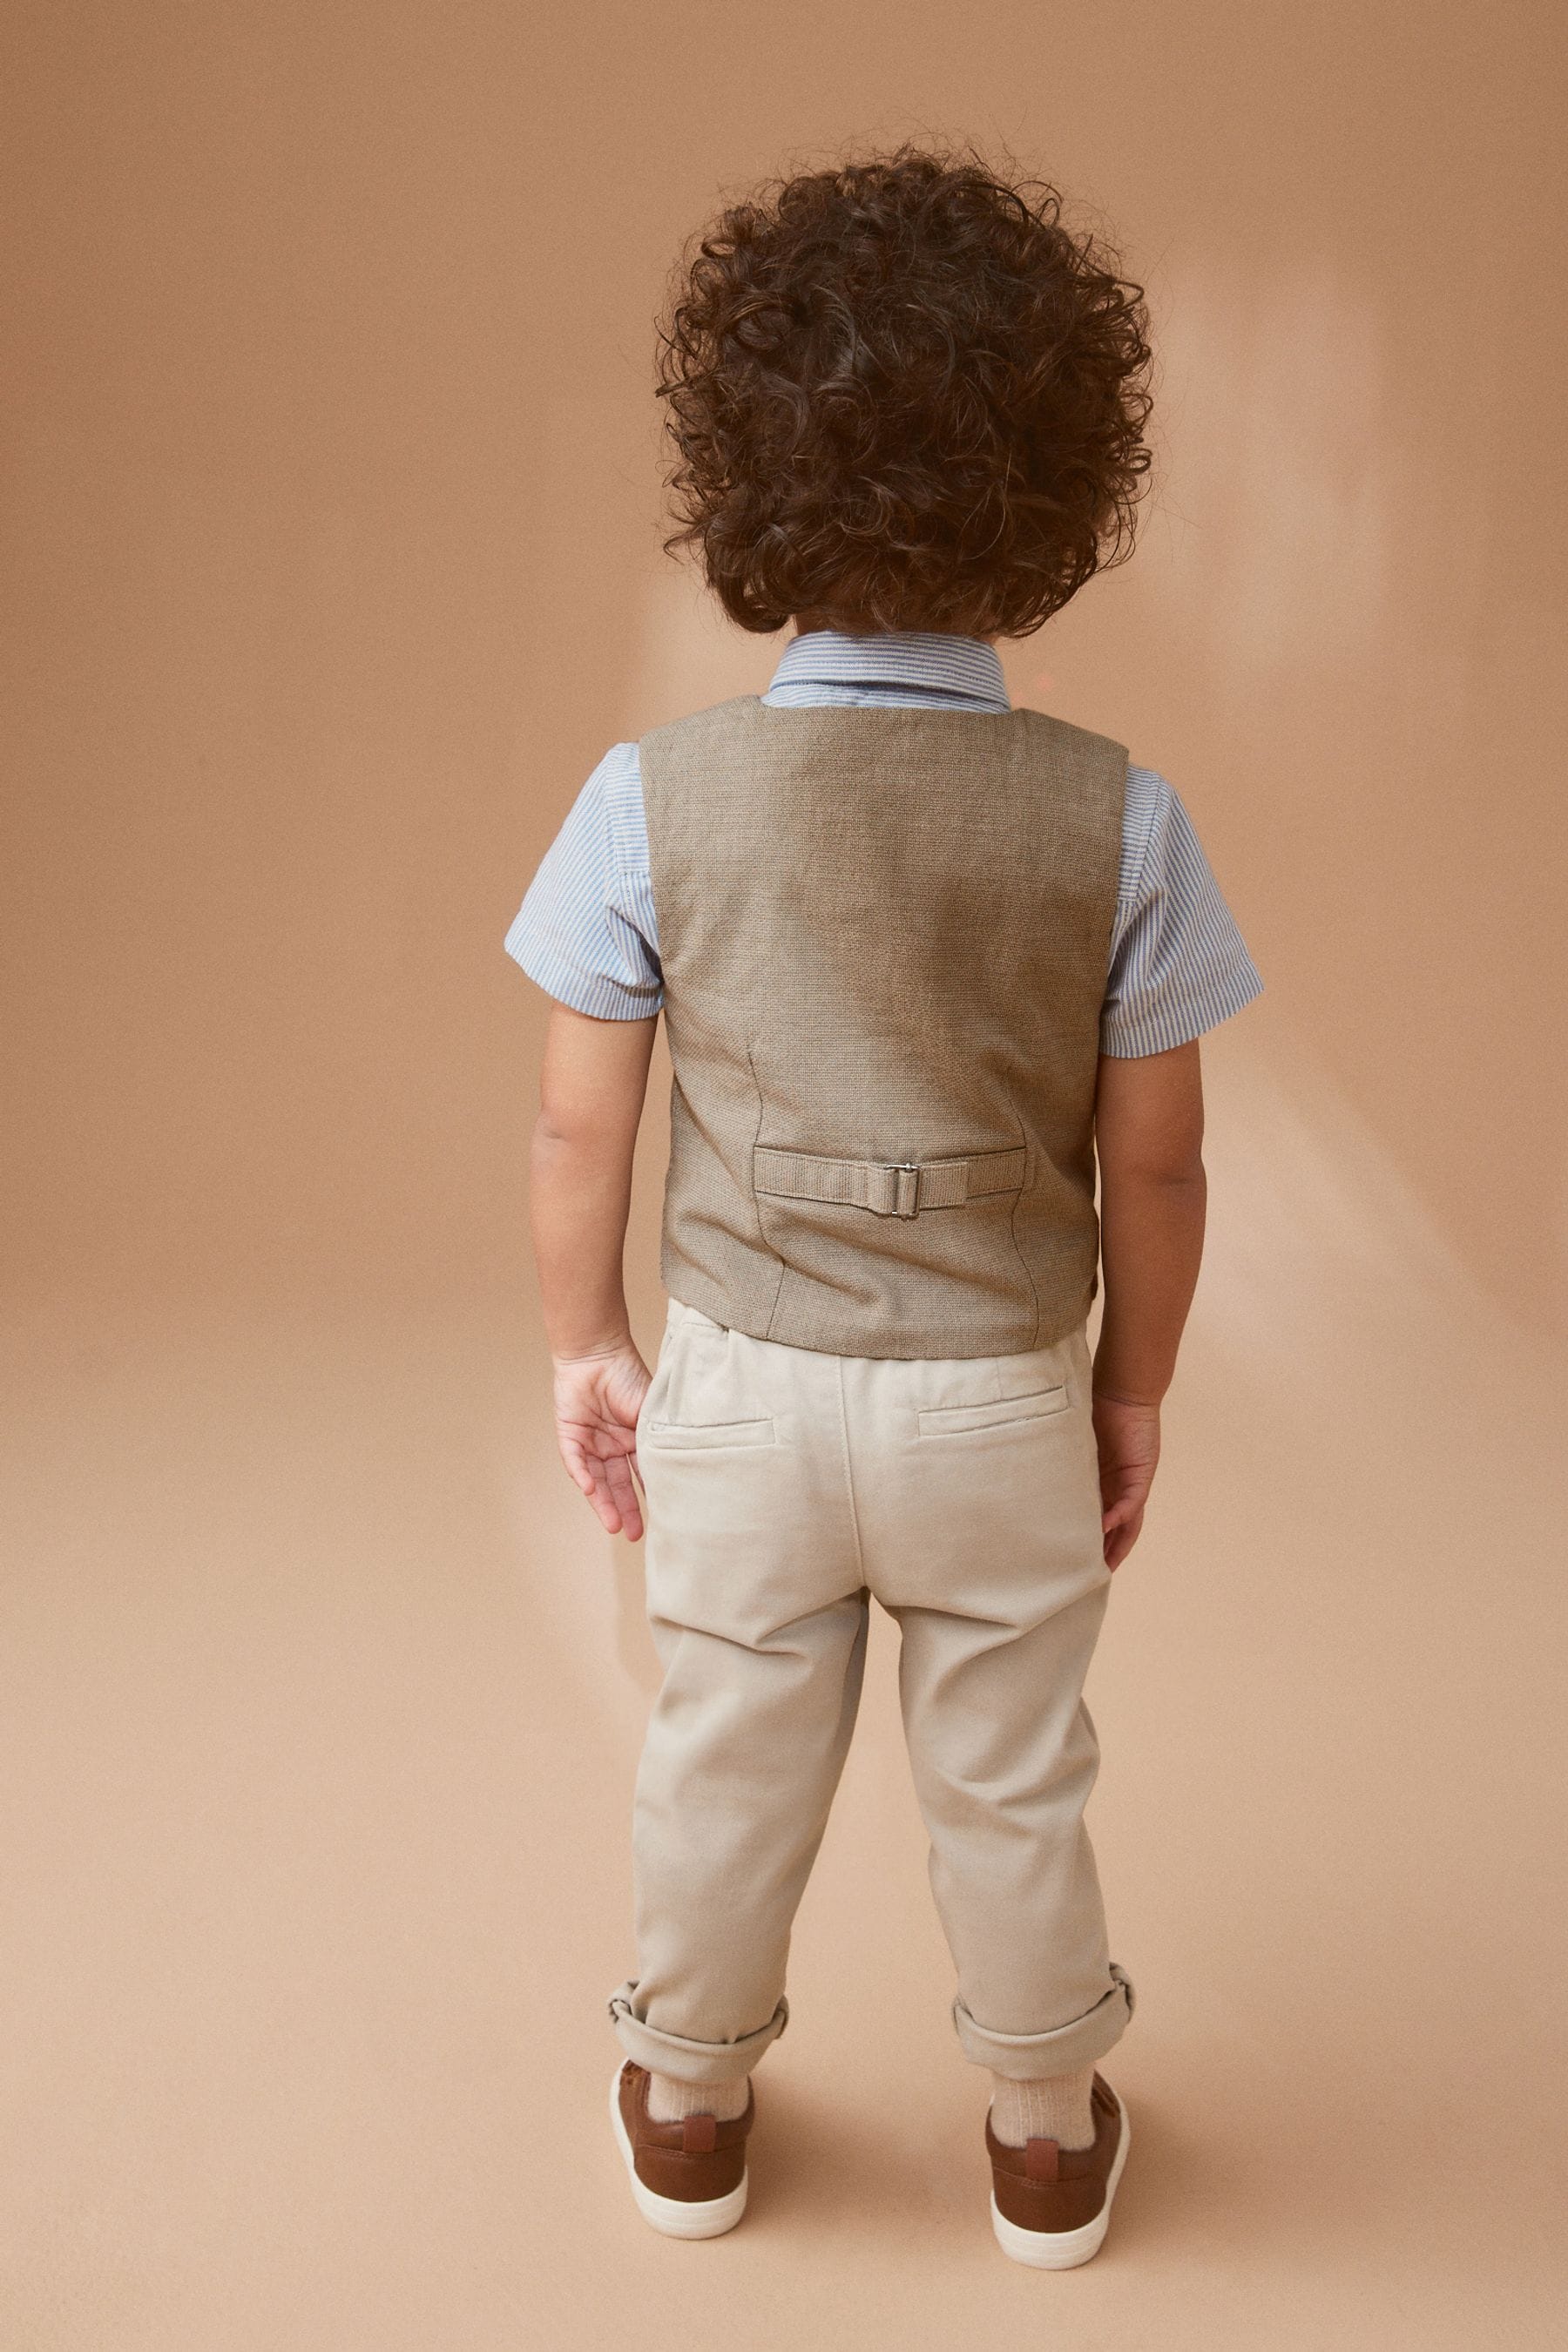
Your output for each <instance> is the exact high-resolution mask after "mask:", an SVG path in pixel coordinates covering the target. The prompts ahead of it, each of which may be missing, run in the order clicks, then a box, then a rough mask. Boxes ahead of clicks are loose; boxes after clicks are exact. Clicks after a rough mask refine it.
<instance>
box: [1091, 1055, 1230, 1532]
mask: <svg viewBox="0 0 1568 2352" xmlns="http://www.w3.org/2000/svg"><path fill="white" fill-rule="evenodd" d="M1203 1136H1204V1098H1203V1078H1202V1073H1201V1070H1200V1066H1199V1059H1198V1043H1197V1040H1196V1038H1194V1039H1193V1040H1192V1042H1191V1043H1190V1044H1188V1045H1176V1046H1173V1047H1172V1049H1171V1051H1170V1052H1169V1053H1165V1054H1142V1055H1130V1056H1118V1055H1102V1057H1101V1059H1100V1078H1099V1085H1098V1087H1097V1091H1096V1096H1095V1145H1096V1150H1097V1151H1098V1154H1099V1159H1100V1257H1101V1262H1102V1265H1103V1268H1104V1308H1103V1316H1102V1319H1101V1323H1100V1343H1099V1346H1098V1347H1097V1348H1096V1349H1095V1356H1094V1427H1095V1436H1096V1440H1097V1442H1098V1444H1099V1448H1100V1499H1101V1503H1102V1505H1103V1516H1102V1519H1101V1527H1102V1530H1103V1534H1104V1539H1105V1562H1106V1566H1107V1567H1108V1568H1111V1569H1115V1568H1118V1567H1120V1566H1121V1562H1122V1560H1124V1559H1126V1557H1127V1555H1128V1553H1129V1552H1130V1551H1131V1549H1132V1547H1133V1545H1134V1544H1135V1543H1136V1542H1137V1540H1138V1536H1139V1532H1140V1530H1141V1528H1142V1524H1143V1507H1144V1505H1145V1504H1146V1502H1147V1501H1148V1499H1149V1489H1150V1487H1151V1486H1152V1484H1153V1479H1154V1470H1155V1465H1156V1464H1157V1463H1158V1461H1159V1458H1160V1401H1161V1399H1162V1398H1163V1395H1164V1393H1165V1391H1166V1390H1167V1389H1168V1388H1169V1387H1170V1384H1171V1376H1172V1374H1173V1371H1174V1370H1175V1367H1176V1350H1177V1349H1178V1347H1179V1346H1180V1345H1181V1338H1182V1328H1183V1326H1184V1324H1185V1322H1186V1319H1187V1309H1188V1307H1190V1306H1191V1305H1192V1299H1193V1292H1194V1288H1195V1286H1196V1284H1197V1278H1198V1264H1199V1261H1200V1259H1201V1258H1202V1256H1203V1246H1204V1211H1205V1200H1206V1181H1205V1175H1204V1162H1203Z"/></svg>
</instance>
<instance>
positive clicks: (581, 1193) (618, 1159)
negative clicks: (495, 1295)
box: [529, 1003, 658, 1543]
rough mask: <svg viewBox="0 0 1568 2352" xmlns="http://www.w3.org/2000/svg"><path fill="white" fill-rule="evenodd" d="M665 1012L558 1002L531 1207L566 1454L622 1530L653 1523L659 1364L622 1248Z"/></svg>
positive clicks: (597, 1505)
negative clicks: (651, 1427) (645, 1428)
mask: <svg viewBox="0 0 1568 2352" xmlns="http://www.w3.org/2000/svg"><path fill="white" fill-rule="evenodd" d="M657 1027H658V1016H657V1014H656V1015H655V1016H654V1017H653V1018H651V1019H648V1020H637V1021H601V1020H596V1019H595V1018H594V1017H593V1016H592V1015H590V1014H588V1013H577V1012H574V1011H573V1010H572V1008H571V1007H570V1006H568V1005H565V1004H562V1003H556V1004H554V1005H552V1007H551V1013H550V1025H549V1029H548V1031H547V1033H546V1035H545V1044H544V1064H543V1069H542V1074H541V1080H540V1109H539V1117H538V1119H537V1120H536V1122H535V1124H534V1129H533V1147H532V1154H531V1182H530V1188H529V1209H530V1217H531V1224H532V1230H533V1250H534V1256H535V1259H536V1261H537V1264H538V1268H539V1289H540V1297H541V1301H542V1307H543V1313H544V1328H545V1333H546V1336H547V1337H548V1339H549V1341H550V1353H551V1358H552V1361H553V1363H554V1367H555V1435H556V1442H557V1444H559V1446H560V1448H561V1458H562V1460H563V1462H564V1464H565V1465H566V1468H567V1472H568V1474H569V1475H570V1476H571V1477H572V1479H573V1480H574V1483H575V1484H576V1485H577V1486H580V1487H581V1488H582V1490H583V1492H584V1495H585V1496H587V1498H588V1500H589V1502H590V1503H591V1504H592V1505H593V1507H594V1509H595V1511H596V1512H597V1514H598V1516H599V1517H600V1519H601V1520H602V1521H603V1523H604V1525H605V1527H606V1528H608V1529H609V1531H610V1533H611V1534H612V1535H620V1534H625V1535H626V1537H628V1538H630V1540H631V1541H632V1542H633V1543H635V1542H637V1538H639V1537H640V1536H641V1534H642V1532H643V1516H642V1507H641V1504H640V1502H639V1500H638V1496H637V1483H638V1481H639V1480H640V1475H641V1474H640V1472H639V1471H638V1469H637V1412H638V1408H639V1407H640V1405H641V1403H642V1401H643V1398H644V1396H645V1394H646V1393H647V1386H648V1381H649V1380H650V1378H651V1374H650V1373H649V1371H648V1368H647V1365H646V1364H645V1363H644V1361H643V1360H642V1357H641V1356H640V1354H639V1353H638V1352H637V1343H636V1341H635V1340H634V1339H633V1338H632V1335H631V1327H630V1324H629V1322H628V1320H627V1317H626V1292H625V1289H624V1287H623V1285H622V1276H621V1253H622V1249H623V1246H624V1244H625V1242H626V1216H627V1213H628V1211H629V1209H630V1206H631V1191H632V1156H633V1152H634V1150H635V1148H636V1144H637V1124H638V1121H639V1120H640V1118H641V1117H642V1108H643V1099H644V1097H645V1096H646V1094H647V1072H648V1063H649V1060H650V1058H651V1056H652V1053H653V1036H654V1031H655V1029H656V1028H657Z"/></svg>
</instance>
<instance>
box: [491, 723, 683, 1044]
mask: <svg viewBox="0 0 1568 2352" xmlns="http://www.w3.org/2000/svg"><path fill="white" fill-rule="evenodd" d="M505 946H506V951H507V953H508V955H510V957H512V959H513V960H514V961H516V962H517V963H520V964H521V967H522V969H523V971H525V972H527V974H528V976H529V978H530V979H531V980H533V981H537V982H538V983H539V985H540V987H541V988H542V989H544V990H545V991H546V992H548V993H549V994H550V995H552V996H553V997H555V998H557V999H558V1000H559V1002H560V1003H563V1004H569V1005H571V1006H572V1007H573V1009H574V1011H576V1012H578V1013H592V1014H594V1015H595V1018H596V1019H598V1020H601V1021H646V1020H647V1019H648V1018H649V1016H650V1015H652V1014H653V1013H657V1012H658V1009H659V1007H660V1005H661V1004H662V1003H663V1002H664V975H663V972H662V971H661V969H660V966H659V961H658V940H657V936H656V932H655V928H654V919H653V891H652V887H651V884H650V880H649V876H648V868H647V833H646V829H645V826H644V823H643V817H642V780H641V777H640V775H639V773H638V770H637V745H636V744H635V743H617V744H616V745H615V746H614V747H613V749H612V750H610V751H607V752H606V753H605V757H604V758H603V759H602V760H601V761H600V762H599V764H598V766H597V767H596V768H595V770H594V772H593V774H592V775H591V776H590V777H589V778H588V781H587V782H586V783H585V784H584V786H583V789H582V791H581V792H580V793H578V795H577V797H576V799H575V801H574V803H573V804H572V806H571V808H570V809H569V810H568V812H567V814H566V817H565V821H564V822H563V824H562V827H561V830H560V832H559V833H558V834H557V835H556V836H555V838H554V840H553V841H552V843H551V845H550V847H549V848H548V849H547V850H546V851H545V853H544V856H543V857H542V859H541V860H540V864H539V867H538V870H537V872H536V873H535V875H534V877H533V879H532V881H531V883H530V884H529V886H528V890H527V894H526V895H525V897H524V898H523V901H522V904H521V907H520V908H518V911H517V913H516V915H515V916H514V917H513V918H512V921H511V925H510V929H508V931H507V935H506V941H505Z"/></svg>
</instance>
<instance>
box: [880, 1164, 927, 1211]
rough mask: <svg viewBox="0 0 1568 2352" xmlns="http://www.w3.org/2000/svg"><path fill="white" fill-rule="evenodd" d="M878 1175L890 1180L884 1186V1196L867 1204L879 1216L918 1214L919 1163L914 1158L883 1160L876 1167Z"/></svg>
mask: <svg viewBox="0 0 1568 2352" xmlns="http://www.w3.org/2000/svg"><path fill="white" fill-rule="evenodd" d="M876 1172H877V1174H878V1175H879V1176H883V1177H889V1178H890V1179H891V1180H892V1181H891V1182H890V1183H889V1185H888V1186H887V1188H886V1198H885V1199H884V1200H881V1201H872V1202H868V1206H869V1207H871V1208H873V1209H874V1210H875V1211H876V1213H877V1214H878V1215H879V1217H914V1216H918V1215H919V1214H920V1208H919V1194H920V1185H921V1171H920V1163H919V1161H918V1160H882V1161H881V1162H880V1163H879V1166H878V1168H877V1171H876Z"/></svg>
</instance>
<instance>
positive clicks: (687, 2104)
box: [647, 2074, 752, 2124]
mask: <svg viewBox="0 0 1568 2352" xmlns="http://www.w3.org/2000/svg"><path fill="white" fill-rule="evenodd" d="M751 2080H752V2078H751V2076H750V2075H749V2074H741V2075H738V2076H737V2077H736V2078H735V2080H734V2081H733V2082H730V2083H678V2082H677V2081H676V2079H675V2076H674V2075H673V2074H649V2076H648V2078H647V2112H648V2119H649V2121H650V2122H652V2123H656V2124H679V2123H683V2122H684V2121H685V2119H686V2117H687V2116H717V2118H718V2120H719V2121H720V2122H721V2124H729V2123H733V2122H734V2121H735V2119H736V2118H737V2116H743V2115H744V2114H745V2112H746V2095H747V2093H748V2091H749V2090H750V2088H751Z"/></svg>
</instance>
